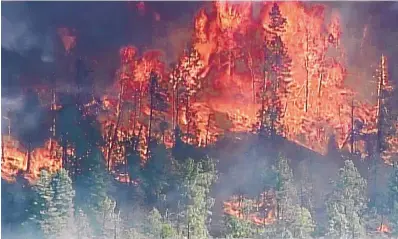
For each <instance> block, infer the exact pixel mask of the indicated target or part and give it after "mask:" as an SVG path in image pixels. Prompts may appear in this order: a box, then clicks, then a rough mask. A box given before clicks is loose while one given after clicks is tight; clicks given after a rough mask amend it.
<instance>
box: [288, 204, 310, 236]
mask: <svg viewBox="0 0 398 239" xmlns="http://www.w3.org/2000/svg"><path fill="white" fill-rule="evenodd" d="M295 218H296V219H295V221H294V222H293V225H292V232H293V235H294V238H310V237H311V234H312V233H313V232H314V229H315V224H314V221H313V220H312V216H311V213H310V211H309V210H308V209H307V208H303V207H296V210H295Z"/></svg>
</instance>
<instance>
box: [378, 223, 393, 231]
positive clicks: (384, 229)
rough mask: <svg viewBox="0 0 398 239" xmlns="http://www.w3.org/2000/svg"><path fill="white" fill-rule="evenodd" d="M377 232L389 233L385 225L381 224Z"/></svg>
mask: <svg viewBox="0 0 398 239" xmlns="http://www.w3.org/2000/svg"><path fill="white" fill-rule="evenodd" d="M377 231H378V232H383V233H389V232H391V230H390V228H389V227H388V226H387V225H386V224H382V225H380V226H379V227H378V228H377Z"/></svg>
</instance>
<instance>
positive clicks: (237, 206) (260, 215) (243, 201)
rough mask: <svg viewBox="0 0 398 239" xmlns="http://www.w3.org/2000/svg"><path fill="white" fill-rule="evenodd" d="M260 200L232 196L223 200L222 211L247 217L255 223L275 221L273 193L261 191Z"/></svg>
mask: <svg viewBox="0 0 398 239" xmlns="http://www.w3.org/2000/svg"><path fill="white" fill-rule="evenodd" d="M259 199H260V200H252V199H247V198H244V197H242V196H241V197H238V196H234V197H233V198H232V199H231V200H229V201H226V202H224V213H225V214H227V215H231V216H234V217H237V218H239V219H247V220H250V221H251V222H253V223H255V224H257V225H269V224H272V223H273V222H275V220H276V217H275V209H276V203H275V195H273V194H272V193H267V192H265V193H262V194H261V197H260V198H259Z"/></svg>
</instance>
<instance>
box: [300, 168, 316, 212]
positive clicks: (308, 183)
mask: <svg viewBox="0 0 398 239" xmlns="http://www.w3.org/2000/svg"><path fill="white" fill-rule="evenodd" d="M299 171H300V182H299V188H298V194H299V201H300V206H301V207H302V208H307V209H308V210H309V212H310V214H311V213H314V205H313V193H314V185H313V179H312V175H311V174H310V172H309V169H308V166H307V165H305V164H304V161H303V162H302V163H300V165H299Z"/></svg>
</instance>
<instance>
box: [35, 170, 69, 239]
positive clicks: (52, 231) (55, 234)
mask: <svg viewBox="0 0 398 239" xmlns="http://www.w3.org/2000/svg"><path fill="white" fill-rule="evenodd" d="M34 192H35V200H34V202H33V205H32V208H31V210H32V217H31V218H30V219H31V221H32V222H33V223H34V225H37V226H38V228H39V229H40V231H41V233H42V236H43V237H44V238H54V239H56V238H63V237H64V236H65V234H66V233H68V229H70V226H71V225H72V223H71V222H72V221H71V219H72V217H73V207H74V205H73V199H74V195H75V192H74V190H73V188H72V181H71V179H70V178H69V176H68V173H67V171H66V170H64V169H61V170H60V171H58V172H57V173H56V174H55V175H54V176H52V177H51V176H50V175H49V174H48V173H47V172H46V171H42V172H41V176H40V178H39V181H38V182H37V184H36V185H35V186H34Z"/></svg>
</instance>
